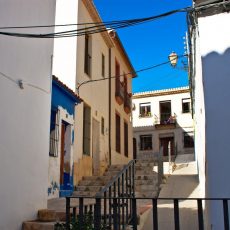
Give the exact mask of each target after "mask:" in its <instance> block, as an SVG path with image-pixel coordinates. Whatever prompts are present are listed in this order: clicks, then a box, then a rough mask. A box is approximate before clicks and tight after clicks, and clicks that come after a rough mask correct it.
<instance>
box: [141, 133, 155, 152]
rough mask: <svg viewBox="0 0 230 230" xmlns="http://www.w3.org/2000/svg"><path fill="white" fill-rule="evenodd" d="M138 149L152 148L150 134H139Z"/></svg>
mask: <svg viewBox="0 0 230 230" xmlns="http://www.w3.org/2000/svg"><path fill="white" fill-rule="evenodd" d="M140 150H152V135H141V136H140Z"/></svg>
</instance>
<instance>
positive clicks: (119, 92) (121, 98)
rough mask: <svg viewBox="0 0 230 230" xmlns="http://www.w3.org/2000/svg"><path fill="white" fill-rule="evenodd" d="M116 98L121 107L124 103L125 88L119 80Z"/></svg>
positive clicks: (117, 81) (117, 80)
mask: <svg viewBox="0 0 230 230" xmlns="http://www.w3.org/2000/svg"><path fill="white" fill-rule="evenodd" d="M115 98H116V101H117V103H118V104H119V105H121V104H122V103H123V102H124V86H123V84H122V82H121V81H120V80H119V79H116V91H115Z"/></svg>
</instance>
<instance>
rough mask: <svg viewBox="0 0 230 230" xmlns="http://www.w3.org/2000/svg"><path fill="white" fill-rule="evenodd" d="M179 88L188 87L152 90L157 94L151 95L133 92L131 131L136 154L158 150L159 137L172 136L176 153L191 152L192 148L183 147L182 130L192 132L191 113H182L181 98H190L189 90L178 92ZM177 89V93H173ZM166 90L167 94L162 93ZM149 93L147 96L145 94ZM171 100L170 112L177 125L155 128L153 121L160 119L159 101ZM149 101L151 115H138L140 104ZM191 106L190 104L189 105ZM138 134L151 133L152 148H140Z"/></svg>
mask: <svg viewBox="0 0 230 230" xmlns="http://www.w3.org/2000/svg"><path fill="white" fill-rule="evenodd" d="M180 90H188V88H183V89H181V88H178V89H171V90H161V91H153V92H151V93H152V95H154V93H158V94H159V95H156V96H151V93H149V92H143V93H140V94H135V95H136V96H135V95H134V98H133V104H135V110H134V111H133V113H132V114H133V132H134V137H135V138H136V141H137V154H142V153H147V152H149V153H155V152H159V147H160V141H159V138H161V137H174V142H175V144H176V146H177V152H178V154H184V153H193V152H194V149H193V148H184V132H193V131H194V128H193V119H192V115H191V113H182V99H190V93H189V92H183V91H182V92H180ZM175 91H178V93H176V94H175V93H173V92H175ZM165 92H167V95H163V94H164V93H165ZM170 92H171V93H170ZM145 94H149V96H145ZM162 101H171V114H172V115H174V116H176V121H177V126H176V128H173V129H155V122H156V121H157V120H158V119H160V104H159V103H160V102H162ZM141 103H150V105H151V116H150V117H139V115H140V104H141ZM190 106H191V105H190ZM140 135H152V147H153V149H152V150H143V151H141V150H140Z"/></svg>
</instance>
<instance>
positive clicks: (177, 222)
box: [174, 199, 180, 230]
mask: <svg viewBox="0 0 230 230" xmlns="http://www.w3.org/2000/svg"><path fill="white" fill-rule="evenodd" d="M174 222H175V230H180V219H179V202H178V199H174Z"/></svg>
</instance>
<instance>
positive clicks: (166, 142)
mask: <svg viewBox="0 0 230 230" xmlns="http://www.w3.org/2000/svg"><path fill="white" fill-rule="evenodd" d="M160 146H163V156H168V155H169V148H170V151H171V155H174V137H164V138H160Z"/></svg>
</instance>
